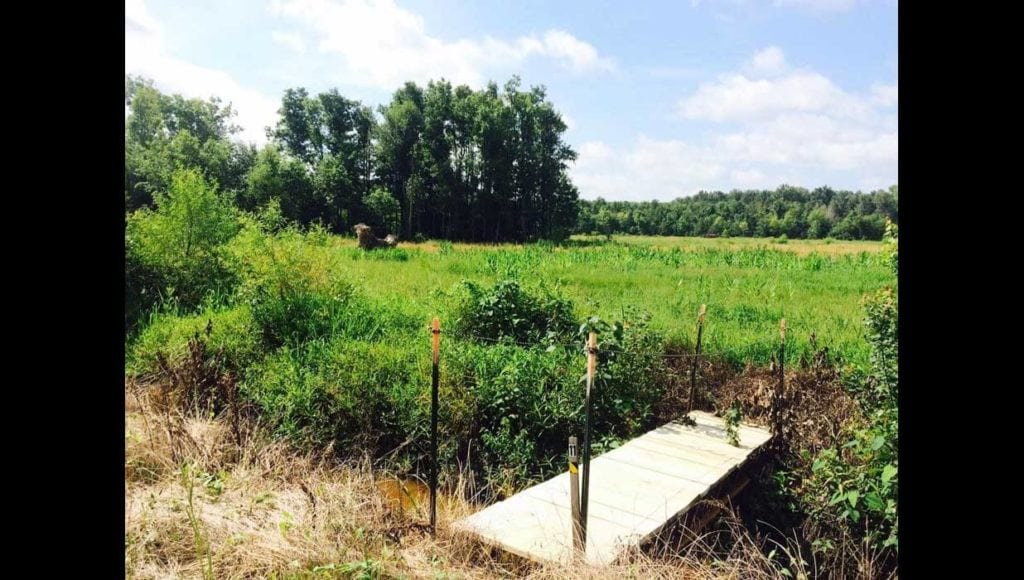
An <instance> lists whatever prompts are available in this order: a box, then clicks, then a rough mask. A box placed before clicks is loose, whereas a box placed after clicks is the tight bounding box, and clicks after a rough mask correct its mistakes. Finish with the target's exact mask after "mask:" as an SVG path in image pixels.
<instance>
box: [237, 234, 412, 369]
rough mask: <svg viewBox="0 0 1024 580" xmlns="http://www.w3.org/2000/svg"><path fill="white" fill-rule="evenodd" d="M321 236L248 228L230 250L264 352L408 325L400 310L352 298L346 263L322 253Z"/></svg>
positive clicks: (365, 336) (366, 335) (366, 336)
mask: <svg viewBox="0 0 1024 580" xmlns="http://www.w3.org/2000/svg"><path fill="white" fill-rule="evenodd" d="M323 236H324V234H323V233H322V232H320V231H318V230H315V229H314V230H312V231H310V232H308V233H306V234H303V233H301V232H299V231H298V230H296V229H295V228H285V229H283V230H281V231H279V232H277V233H273V234H271V233H267V232H265V231H263V230H262V229H261V228H259V227H257V226H251V227H248V228H246V230H245V231H244V232H243V234H242V235H240V236H238V238H237V239H236V240H235V243H233V244H232V246H231V251H232V254H233V255H234V256H235V258H236V261H237V263H238V264H240V265H241V266H240V270H239V277H240V278H241V279H242V280H243V282H242V284H241V287H240V289H239V298H240V299H241V300H242V302H243V303H245V304H246V305H248V306H249V308H250V309H251V311H252V317H253V320H254V321H255V324H256V327H257V328H258V329H259V332H260V335H261V337H262V342H263V344H264V345H265V347H266V348H267V349H271V350H272V349H275V348H278V347H280V346H283V345H291V346H298V345H301V344H302V343H304V342H306V341H309V340H315V339H324V338H331V337H334V336H349V337H357V338H362V339H371V338H374V337H376V336H380V335H381V333H382V332H383V331H384V330H385V329H387V328H388V326H387V325H388V324H390V325H393V326H394V328H408V327H409V324H410V322H409V319H408V317H406V316H405V315H404V314H403V313H401V312H400V311H396V310H389V311H382V310H380V309H376V308H374V307H373V306H372V305H371V304H369V303H368V302H367V301H366V300H365V299H364V298H361V297H359V296H357V294H356V289H355V286H354V285H353V284H352V283H351V281H350V280H349V278H350V273H349V272H348V270H347V268H346V267H345V266H346V262H347V261H346V260H345V259H344V256H343V255H342V254H340V253H338V252H330V251H323V249H322V248H321V245H322V244H323V243H325V239H323ZM349 263H350V262H349Z"/></svg>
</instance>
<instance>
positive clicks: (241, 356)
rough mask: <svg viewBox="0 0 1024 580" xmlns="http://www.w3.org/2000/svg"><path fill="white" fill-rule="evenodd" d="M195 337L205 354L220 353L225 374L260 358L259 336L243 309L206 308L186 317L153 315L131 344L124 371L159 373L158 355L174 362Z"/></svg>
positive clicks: (183, 353) (248, 312)
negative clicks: (203, 346)
mask: <svg viewBox="0 0 1024 580" xmlns="http://www.w3.org/2000/svg"><path fill="white" fill-rule="evenodd" d="M207 329H209V332H207ZM196 335H198V336H199V339H200V340H201V341H202V342H203V343H204V344H205V346H206V349H207V351H210V352H220V351H222V352H223V353H224V361H225V363H226V364H227V366H228V369H227V370H231V371H233V372H239V371H241V370H242V369H244V368H245V367H246V366H248V365H249V364H251V363H252V362H255V360H257V358H258V357H259V355H260V354H261V352H260V348H259V346H260V345H259V334H258V331H257V328H256V325H255V322H254V321H253V318H252V312H251V311H250V310H249V308H248V307H246V306H236V307H233V308H221V309H215V308H207V309H205V310H203V311H202V312H199V313H197V314H192V315H187V316H178V315H176V314H172V313H163V314H156V315H154V316H153V318H152V319H151V321H150V323H149V324H148V325H147V326H146V328H145V330H143V331H142V332H141V333H140V334H139V336H138V338H137V339H136V340H135V341H134V343H133V344H132V347H131V349H130V351H129V356H128V360H127V361H126V365H125V367H126V368H125V370H126V371H127V372H131V373H135V374H139V373H147V372H154V371H156V370H157V369H158V367H157V353H162V354H163V355H164V356H166V357H168V359H170V360H175V359H177V358H179V357H181V356H183V355H185V353H186V350H187V348H188V341H189V339H191V338H192V337H194V336H196Z"/></svg>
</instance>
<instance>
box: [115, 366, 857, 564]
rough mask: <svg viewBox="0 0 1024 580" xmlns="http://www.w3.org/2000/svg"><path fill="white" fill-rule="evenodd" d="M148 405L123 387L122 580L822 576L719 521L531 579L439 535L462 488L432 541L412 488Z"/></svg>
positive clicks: (140, 391) (502, 559)
mask: <svg viewBox="0 0 1024 580" xmlns="http://www.w3.org/2000/svg"><path fill="white" fill-rule="evenodd" d="M154 392H155V391H153V390H152V389H149V388H144V387H140V386H138V385H135V384H128V385H126V398H125V409H126V413H125V443H126V451H125V575H126V577H129V578H201V577H210V576H212V577H216V578H264V577H271V576H275V577H283V578H308V577H342V578H347V577H356V578H358V577H403V578H428V577H429V578H438V577H441V578H495V577H526V578H538V579H542V578H579V579H582V578H645V579H647V578H781V577H783V574H782V570H783V569H784V566H783V565H782V564H781V563H782V562H788V558H787V557H786V552H787V551H788V552H789V553H790V554H791V555H792V556H793V557H794V558H796V560H795V561H797V562H799V561H800V559H803V560H808V562H807V564H806V565H801V566H799V569H797V570H793V576H792V577H797V578H799V577H816V576H819V575H821V574H820V572H818V571H816V570H815V568H814V563H813V562H812V561H809V560H810V559H809V558H808V556H807V555H806V554H804V555H801V554H798V551H799V547H798V546H799V544H798V543H797V542H788V543H786V544H784V545H781V546H774V545H773V544H772V542H771V540H767V539H765V538H755V537H753V536H751V534H750V533H749V532H748V531H747V530H746V529H745V528H743V526H742V525H740V523H739V520H738V519H737V518H736V517H734V516H731V515H728V516H727V517H724V518H720V519H719V521H718V523H717V527H716V528H713V529H712V530H710V531H709V533H707V534H705V535H704V536H702V537H701V538H700V539H698V541H696V542H693V543H691V544H689V545H688V546H685V547H683V546H680V545H677V544H676V542H677V541H678V535H673V534H671V533H670V534H666V535H665V537H664V538H663V539H660V540H657V541H656V542H654V543H653V544H652V545H651V546H649V547H647V548H646V549H645V550H644V551H642V552H637V553H635V554H633V555H632V556H631V557H630V558H629V559H628V560H627V561H625V562H623V563H620V564H617V565H615V566H611V567H607V568H602V569H593V568H588V567H585V566H574V567H560V566H538V565H535V564H531V563H529V562H525V561H523V560H521V559H517V558H515V557H512V556H509V555H506V554H503V553H501V552H499V551H497V550H494V549H492V548H489V547H487V546H484V545H482V544H480V543H478V542H476V541H474V540H472V539H471V538H467V537H465V536H464V535H459V534H453V533H452V532H451V531H450V530H449V528H448V525H447V524H448V523H449V522H452V521H454V520H456V519H458V518H460V517H462V516H464V515H468V514H469V513H471V512H473V511H475V510H477V509H479V507H478V506H474V505H473V504H471V503H469V502H467V501H465V500H464V499H462V498H463V497H465V495H466V494H465V493H464V492H465V489H464V487H465V483H464V480H460V481H459V482H458V483H457V484H456V485H455V489H453V490H451V491H450V493H447V494H443V495H441V497H440V498H439V502H438V521H439V529H438V534H437V537H436V538H432V537H431V536H430V534H429V530H428V528H427V526H426V525H425V524H426V522H427V521H429V518H428V515H427V513H426V509H427V502H425V501H423V499H424V493H423V492H424V488H423V487H422V486H421V485H417V484H411V485H409V486H407V487H406V489H408V490H410V492H409V493H407V494H406V493H404V492H403V493H402V495H400V496H396V495H395V489H396V488H397V487H398V484H396V483H395V482H396V480H395V479H394V478H392V477H390V476H388V474H386V473H381V472H380V471H375V470H374V469H372V468H371V464H370V462H369V461H361V462H349V463H345V464H338V463H332V462H328V461H325V460H323V459H322V458H318V457H315V456H311V455H301V454H298V453H296V452H295V451H294V450H292V449H290V448H288V447H287V446H286V445H284V444H282V443H279V442H275V441H273V440H272V439H270V438H268V437H266V436H265V435H264V434H263V431H262V430H261V429H260V427H259V425H258V424H255V423H250V424H248V425H247V426H246V429H245V430H244V437H243V438H242V440H241V441H242V442H241V445H239V444H238V441H237V440H236V437H235V436H234V434H233V433H232V429H231V428H230V427H229V426H228V422H227V421H225V420H223V419H221V418H208V417H207V418H197V417H194V416H185V415H182V414H181V413H180V412H179V411H168V410H167V409H166V408H162V407H160V406H159V405H157V404H155V401H154V399H155V397H154V396H153V393H154ZM190 489H191V503H190V501H189V496H190ZM403 498H404V499H403ZM396 500H397V501H396ZM190 505H191V506H192V507H191V509H190V507H189V506H190ZM726 513H727V514H729V513H731V512H730V511H729V510H728V509H727V511H726ZM773 548H775V552H776V553H775V555H774V556H773V559H770V558H769V557H768V556H767V555H766V554H768V553H769V552H770V551H771V550H772V549H773ZM210 569H212V574H211V573H209V572H210ZM361 574H363V575H362V576H361ZM844 575H846V574H844ZM853 575H854V576H858V575H859V576H861V577H870V575H863V574H853Z"/></svg>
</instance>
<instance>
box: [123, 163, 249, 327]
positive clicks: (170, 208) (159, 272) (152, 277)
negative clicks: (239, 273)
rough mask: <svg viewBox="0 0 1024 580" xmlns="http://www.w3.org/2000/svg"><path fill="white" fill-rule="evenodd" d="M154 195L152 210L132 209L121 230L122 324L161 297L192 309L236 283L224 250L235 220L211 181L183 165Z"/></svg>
mask: <svg viewBox="0 0 1024 580" xmlns="http://www.w3.org/2000/svg"><path fill="white" fill-rule="evenodd" d="M155 197H156V204H157V207H156V210H155V211H153V210H149V209H141V210H138V211H136V212H135V213H133V214H131V215H130V216H129V217H128V222H127V225H126V228H125V270H126V284H125V303H126V313H127V314H130V315H131V316H133V317H134V319H131V320H126V326H129V325H131V324H133V323H134V321H135V320H137V318H138V317H139V316H141V315H142V314H143V313H144V312H146V311H148V310H149V309H151V308H152V307H153V306H155V305H156V304H157V303H158V302H160V301H161V300H167V299H171V300H173V302H174V303H176V304H177V305H178V306H180V307H181V308H185V309H191V308H194V307H196V306H198V305H199V304H200V303H201V302H202V301H203V300H204V299H205V298H207V297H208V296H209V295H211V294H217V295H226V294H229V293H230V292H232V291H233V289H234V287H235V284H236V282H237V280H236V278H235V277H234V275H233V272H232V268H231V265H230V263H229V261H228V257H227V255H226V254H225V252H224V248H225V244H226V243H227V242H228V241H229V240H231V239H232V238H233V237H234V236H235V234H236V233H237V232H238V230H239V219H238V216H237V212H236V210H235V209H234V208H233V207H232V206H231V204H230V203H229V202H228V201H227V200H225V199H224V198H223V197H222V196H221V195H220V194H219V193H218V192H217V187H216V185H215V184H209V183H207V181H206V180H205V179H204V178H203V176H202V174H201V173H200V172H199V171H198V170H195V169H184V170H179V171H176V172H175V173H174V176H173V178H172V180H171V187H170V190H169V191H168V192H167V193H166V194H163V193H159V192H158V193H157V194H156V196H155Z"/></svg>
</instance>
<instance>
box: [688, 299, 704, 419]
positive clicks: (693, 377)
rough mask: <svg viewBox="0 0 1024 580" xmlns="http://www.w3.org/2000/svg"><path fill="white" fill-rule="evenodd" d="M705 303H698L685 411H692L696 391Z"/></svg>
mask: <svg viewBox="0 0 1024 580" xmlns="http://www.w3.org/2000/svg"><path fill="white" fill-rule="evenodd" d="M706 311H707V305H706V304H701V305H700V312H699V313H698V314H697V346H696V347H695V348H694V351H693V368H692V369H690V404H689V405H688V406H687V407H686V413H687V414H689V413H691V412H692V411H693V401H694V395H695V393H696V392H697V364H698V363H699V362H700V341H701V338H702V337H703V336H704V313H705V312H706Z"/></svg>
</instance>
